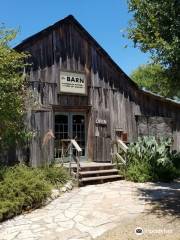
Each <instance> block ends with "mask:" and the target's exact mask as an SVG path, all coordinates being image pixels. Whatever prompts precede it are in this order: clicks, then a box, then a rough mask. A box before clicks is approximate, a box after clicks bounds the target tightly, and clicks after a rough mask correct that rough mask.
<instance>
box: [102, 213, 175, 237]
mask: <svg viewBox="0 0 180 240" xmlns="http://www.w3.org/2000/svg"><path fill="white" fill-rule="evenodd" d="M137 227H138V228H141V229H143V234H142V235H137V234H136V233H135V229H136V228H137ZM137 239H139V240H141V239H147V240H161V239H162V240H180V219H178V218H173V217H172V216H166V217H158V216H157V215H155V214H148V215H146V214H142V215H140V216H138V217H137V218H136V219H134V220H133V221H132V220H126V221H125V222H123V223H122V224H120V225H119V226H118V227H116V228H115V229H113V230H110V231H109V232H106V233H105V234H104V235H102V236H101V237H99V238H97V240H137Z"/></svg>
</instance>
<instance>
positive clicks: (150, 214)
mask: <svg viewBox="0 0 180 240" xmlns="http://www.w3.org/2000/svg"><path fill="white" fill-rule="evenodd" d="M157 186H158V187H159V186H162V187H163V190H162V189H159V188H157V189H155V190H154V189H151V188H149V186H148V187H147V188H143V189H140V193H141V194H142V195H143V196H144V197H146V198H147V201H148V204H147V205H146V208H145V210H144V212H143V213H142V214H140V215H139V216H138V217H136V218H135V219H126V220H124V221H123V223H119V225H118V226H117V227H115V228H114V229H112V230H110V231H108V232H106V233H104V234H103V235H102V236H100V237H98V238H97V240H137V239H138V240H180V182H179V181H178V182H176V183H172V184H165V183H164V184H157ZM138 229H139V232H140V233H139V234H138V233H137V232H138Z"/></svg>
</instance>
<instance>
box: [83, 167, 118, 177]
mask: <svg viewBox="0 0 180 240" xmlns="http://www.w3.org/2000/svg"><path fill="white" fill-rule="evenodd" d="M114 174H118V170H117V169H106V170H95V171H80V172H79V175H80V177H90V176H92V177H93V176H106V175H114Z"/></svg>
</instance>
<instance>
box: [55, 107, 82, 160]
mask: <svg viewBox="0 0 180 240" xmlns="http://www.w3.org/2000/svg"><path fill="white" fill-rule="evenodd" d="M85 130H86V118H85V114H83V113H75V112H65V113H55V141H56V142H60V140H62V139H76V141H77V143H78V144H79V146H80V147H81V149H82V156H83V157H85V156H86V132H85ZM73 151H74V152H75V150H73Z"/></svg>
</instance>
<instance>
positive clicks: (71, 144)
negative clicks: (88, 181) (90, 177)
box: [61, 139, 82, 186]
mask: <svg viewBox="0 0 180 240" xmlns="http://www.w3.org/2000/svg"><path fill="white" fill-rule="evenodd" d="M61 142H62V154H64V142H68V143H69V144H68V147H67V150H66V153H67V152H68V151H69V152H70V161H69V173H70V175H72V172H71V164H72V160H74V161H75V162H76V165H77V172H76V178H77V184H78V186H79V171H80V156H81V153H82V149H81V147H80V146H79V144H78V143H77V142H76V140H75V139H62V140H61ZM73 147H74V148H75V150H76V151H77V155H76V156H75V155H74V154H73ZM63 157H64V156H63V155H62V163H64V161H63Z"/></svg>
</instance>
